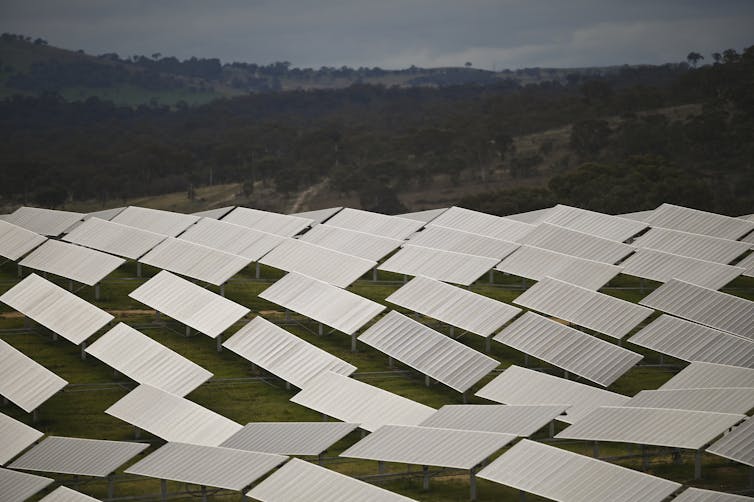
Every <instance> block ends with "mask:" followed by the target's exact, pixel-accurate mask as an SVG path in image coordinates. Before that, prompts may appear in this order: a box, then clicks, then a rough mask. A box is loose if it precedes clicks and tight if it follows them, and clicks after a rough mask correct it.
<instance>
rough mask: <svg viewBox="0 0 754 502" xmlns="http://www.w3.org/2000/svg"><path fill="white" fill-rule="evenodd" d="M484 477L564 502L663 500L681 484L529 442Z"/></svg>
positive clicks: (482, 474) (482, 475) (500, 460)
mask: <svg viewBox="0 0 754 502" xmlns="http://www.w3.org/2000/svg"><path fill="white" fill-rule="evenodd" d="M477 476H478V477H479V478H482V479H487V480H490V481H493V482H495V483H500V484H503V485H506V486H511V487H513V488H517V489H519V490H523V491H526V492H529V493H533V494H535V495H539V496H542V497H546V498H550V499H553V500H560V501H562V502H601V501H605V500H610V501H612V502H634V501H636V500H642V501H647V502H661V501H663V500H665V499H666V498H667V497H668V496H670V495H671V494H673V493H674V492H675V491H676V490H678V489H679V488H680V487H681V485H680V484H679V483H675V482H673V481H668V480H666V479H662V478H658V477H655V476H650V475H649V474H644V473H641V472H637V471H634V470H631V469H628V468H626V467H620V466H618V465H613V464H610V463H607V462H603V461H601V460H597V459H593V458H589V457H585V456H583V455H579V454H577V453H573V452H570V451H566V450H561V449H560V448H556V447H554V446H548V445H545V444H542V443H537V442H535V441H529V440H527V439H524V440H523V441H520V442H518V443H517V444H516V445H514V446H513V447H512V448H511V449H510V450H508V451H507V452H505V453H504V454H503V455H501V456H500V457H498V458H497V459H496V460H495V461H493V462H492V463H491V464H490V465H488V466H487V467H485V468H484V469H482V470H481V471H479V474H477Z"/></svg>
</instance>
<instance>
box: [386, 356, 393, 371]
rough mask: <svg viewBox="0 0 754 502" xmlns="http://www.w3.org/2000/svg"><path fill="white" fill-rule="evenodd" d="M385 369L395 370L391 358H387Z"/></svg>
mask: <svg viewBox="0 0 754 502" xmlns="http://www.w3.org/2000/svg"><path fill="white" fill-rule="evenodd" d="M387 367H388V368H390V369H393V368H395V362H394V361H393V358H392V357H391V356H387Z"/></svg>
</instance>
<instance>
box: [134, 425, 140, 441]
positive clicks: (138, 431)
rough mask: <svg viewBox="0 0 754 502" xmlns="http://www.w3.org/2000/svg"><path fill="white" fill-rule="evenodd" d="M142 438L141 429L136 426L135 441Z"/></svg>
mask: <svg viewBox="0 0 754 502" xmlns="http://www.w3.org/2000/svg"><path fill="white" fill-rule="evenodd" d="M140 438H141V429H139V428H138V427H136V426H134V439H140Z"/></svg>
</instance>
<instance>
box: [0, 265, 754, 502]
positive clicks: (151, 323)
mask: <svg viewBox="0 0 754 502" xmlns="http://www.w3.org/2000/svg"><path fill="white" fill-rule="evenodd" d="M261 271H262V277H263V279H262V280H254V278H253V277H254V272H253V267H250V269H247V270H245V271H243V272H242V273H241V274H239V275H238V276H236V278H235V279H234V280H232V281H231V282H230V283H229V284H228V285H227V286H226V296H227V297H228V298H230V299H232V300H234V301H237V302H239V303H241V304H243V305H245V306H247V307H249V308H250V309H251V310H252V313H251V314H250V315H249V316H247V319H244V320H242V321H241V322H239V323H237V324H236V326H234V327H233V328H232V329H230V330H229V333H233V332H235V331H236V330H237V329H238V328H239V327H240V326H242V325H243V324H244V323H245V322H247V321H248V319H250V318H252V317H253V316H255V315H257V313H259V312H264V316H265V317H266V318H268V319H270V320H273V321H276V322H283V320H284V314H283V312H282V311H281V309H280V307H278V306H276V305H274V304H271V303H269V302H267V301H265V300H262V299H260V298H259V297H258V294H259V293H260V292H261V291H263V290H264V289H265V288H266V287H268V286H269V284H271V282H272V281H273V280H275V279H277V278H279V277H281V276H282V275H283V274H282V272H280V271H278V270H275V269H272V268H269V267H264V266H263V267H262V269H261ZM156 272H157V270H156V269H154V268H151V267H146V266H145V267H144V270H143V276H144V277H143V278H141V279H137V278H135V265H134V264H133V263H126V264H124V265H123V266H122V267H121V268H120V269H118V270H117V271H116V272H115V273H113V274H112V275H111V276H110V277H109V278H108V279H107V280H106V281H105V282H104V284H103V286H102V298H101V300H100V301H95V300H94V298H93V290H92V288H89V287H83V288H81V289H80V290H79V291H78V294H79V295H80V296H81V297H82V298H84V299H86V300H87V301H90V302H93V303H96V304H97V305H99V306H100V307H102V308H104V309H107V310H109V311H111V312H113V313H114V314H115V315H116V319H115V322H120V321H123V322H127V323H128V324H129V325H131V326H134V327H136V328H137V329H139V330H140V331H142V332H143V333H145V334H146V335H148V336H150V337H151V338H153V339H154V340H156V341H158V342H160V343H162V344H163V345H165V346H167V347H169V348H171V349H172V350H174V351H176V352H178V353H180V354H182V355H183V356H185V357H187V358H189V359H190V360H192V361H194V362H196V363H197V364H199V365H201V366H202V367H204V368H206V369H208V370H209V371H211V372H212V373H214V377H213V378H212V379H211V380H210V381H209V382H207V383H205V384H204V385H202V386H200V387H198V388H197V389H196V390H194V391H193V392H192V393H191V394H189V395H188V396H187V397H188V398H189V399H191V400H192V401H194V402H196V403H198V404H201V405H202V406H206V407H207V408H209V409H211V410H213V411H216V412H218V413H220V414H222V415H224V416H226V417H228V418H230V419H232V420H235V421H237V422H238V423H241V424H245V423H247V422H251V421H318V420H321V415H320V414H319V413H316V412H314V411H312V410H309V409H307V408H304V407H303V406H299V405H296V404H293V403H291V402H290V401H289V400H290V398H291V397H292V396H293V395H294V394H295V393H296V389H295V388H292V389H290V390H289V389H286V386H285V384H284V382H282V381H280V380H278V379H277V378H274V377H272V376H271V375H269V374H266V373H265V372H264V371H260V370H254V369H252V365H251V364H249V363H248V362H247V361H245V360H244V359H242V358H241V357H239V356H237V355H235V354H234V353H232V352H230V351H228V350H224V351H222V352H220V353H218V352H217V351H216V348H215V341H214V340H212V339H210V338H209V337H207V336H205V335H202V334H194V335H193V336H190V337H186V336H185V331H184V329H183V326H182V325H181V324H179V323H177V322H175V321H172V320H170V319H165V317H164V316H163V317H162V318H161V320H160V322H156V320H155V317H154V315H152V314H151V313H150V312H149V309H146V308H145V306H144V305H141V304H139V303H138V302H136V301H134V300H132V299H130V298H129V297H128V293H129V292H130V291H132V290H133V289H135V288H136V287H137V286H138V285H139V284H141V283H143V282H144V281H145V280H147V279H148V278H149V277H150V276H152V275H154V274H155V273H156ZM370 278H371V276H370ZM51 279H52V278H51ZM378 279H379V282H372V281H371V280H367V279H366V278H365V279H363V280H360V281H357V282H356V283H355V284H354V285H353V286H351V287H350V288H349V289H350V290H351V291H353V292H355V293H357V294H359V295H362V296H364V297H366V298H370V299H372V300H374V301H377V302H380V303H382V304H384V305H387V306H388V307H390V308H395V306H394V305H391V304H389V303H387V302H386V301H385V298H387V297H388V296H389V295H390V294H391V293H392V292H393V291H395V290H396V289H397V288H398V287H400V285H401V284H402V280H403V277H402V276H400V275H397V274H390V273H383V272H380V273H379V275H378ZM53 280H54V279H53ZM17 281H18V278H17V269H16V267H15V265H14V264H12V263H6V264H4V265H2V266H0V292H3V291H5V290H7V289H8V288H10V287H12V285H14V284H15V283H16V282H17ZM57 282H58V283H59V284H61V285H64V286H65V285H66V284H67V281H64V280H62V279H61V280H58V281H57ZM494 282H495V283H494V284H489V283H488V278H487V277H484V278H483V279H482V280H480V281H479V282H478V283H477V284H475V285H473V286H472V287H471V289H472V290H473V291H475V292H478V293H480V294H483V295H485V296H488V297H491V298H495V299H497V300H500V301H504V302H507V303H511V302H512V301H513V300H514V299H515V297H516V296H518V295H519V294H520V292H521V291H522V289H523V285H522V280H521V279H520V278H516V277H510V276H505V275H503V274H500V273H496V274H495V276H494ZM527 284H531V281H527ZM638 285H639V281H638V280H637V279H635V278H631V277H624V276H619V277H617V278H616V279H614V280H613V281H612V283H611V286H612V287H611V288H608V289H607V290H606V292H608V293H609V294H612V295H614V296H616V297H620V298H623V299H626V300H630V301H638V300H639V299H641V298H642V297H643V296H645V295H646V294H647V293H648V291H649V288H651V287H653V286H654V285H652V284H647V288H648V290H647V291H646V292H644V293H642V292H641V291H639V290H636V289H626V288H636V287H638ZM209 289H211V290H214V291H217V288H215V287H210V288H209ZM728 291H729V292H731V293H734V294H738V295H740V296H742V297H746V298H749V299H751V298H753V297H754V280H750V279H738V280H736V281H734V283H732V284H731V285H730V287H729V288H728ZM396 310H399V311H403V312H404V313H406V311H405V310H403V309H400V308H397V309H396ZM9 312H10V309H9V308H8V307H7V306H2V307H1V308H0V329H2V330H5V331H2V332H0V336H2V339H3V340H5V341H7V342H8V343H10V344H11V345H13V346H14V347H16V348H18V349H19V350H21V351H22V352H24V353H25V354H27V355H29V356H30V357H32V358H33V359H34V360H36V361H37V362H39V363H41V364H43V365H44V366H46V367H47V368H49V369H51V370H52V371H54V372H55V373H57V374H59V375H60V376H61V377H63V378H65V379H66V380H68V381H69V382H70V384H69V386H68V387H66V388H65V389H64V390H63V391H62V392H61V393H58V394H57V395H56V396H54V397H53V398H51V399H50V400H48V401H47V402H46V403H44V404H43V405H42V406H41V408H40V410H39V421H38V423H36V424H34V426H35V427H36V428H38V429H39V430H41V431H43V432H45V433H47V434H55V435H64V436H74V437H89V438H100V439H111V440H134V429H133V427H131V426H130V425H128V424H126V423H125V422H121V421H120V420H117V419H115V418H113V417H111V416H109V415H107V414H106V413H104V411H105V410H106V409H107V408H108V407H109V406H110V405H112V404H113V403H115V402H116V401H117V400H118V399H120V398H121V397H123V396H125V395H126V393H127V392H128V391H129V390H130V389H132V388H133V387H134V386H135V384H134V383H133V382H131V381H129V380H128V379H127V378H125V377H123V376H122V375H116V374H114V373H113V371H112V369H110V368H109V367H108V366H106V365H105V364H104V363H102V362H100V361H98V360H96V359H95V358H93V357H91V356H89V357H87V358H86V360H81V358H80V351H79V349H78V348H77V347H75V346H73V345H72V344H70V343H69V342H67V341H65V340H63V339H59V340H58V341H52V337H51V336H50V334H49V333H48V332H46V330H44V329H40V328H37V329H36V330H35V331H26V332H21V333H18V332H15V333H12V334H11V333H8V332H7V330H8V329H19V328H22V327H23V319H22V318H20V317H17V316H15V317H9V316H7V315H6V316H3V315H2V314H4V313H5V314H7V313H9ZM418 319H419V320H420V321H421V322H424V323H426V324H428V325H430V326H432V327H434V328H435V329H437V330H439V331H441V332H444V333H448V332H449V327H448V326H447V325H444V324H442V323H438V322H436V321H433V320H432V319H429V318H425V317H422V316H419V318H418ZM284 327H285V329H287V330H289V331H291V332H292V333H294V334H296V335H297V336H299V337H301V338H303V339H304V340H306V341H308V342H310V343H313V344H315V345H317V346H319V347H321V348H323V349H324V350H327V351H328V352H330V353H332V354H334V355H336V356H337V357H340V358H342V359H344V360H346V361H348V362H350V363H351V364H353V365H355V366H357V367H358V372H357V374H356V375H355V376H356V378H359V379H361V380H362V381H365V382H367V383H369V384H371V385H375V386H377V387H380V388H383V389H385V390H388V391H390V392H394V393H396V394H398V395H401V396H404V397H407V398H410V399H413V400H415V401H418V402H421V403H424V404H426V405H429V406H433V407H440V406H442V405H444V404H453V403H461V402H462V396H461V395H460V394H459V393H458V392H455V391H453V390H451V389H450V388H448V387H446V386H444V385H442V384H439V383H433V384H432V385H431V386H430V387H426V386H425V385H424V378H423V376H422V375H419V374H418V373H416V372H413V371H410V369H409V368H407V367H405V366H402V365H401V364H400V363H396V369H395V371H391V370H390V368H389V367H388V359H387V356H385V355H384V354H382V353H380V352H378V351H375V350H373V349H371V348H369V347H367V346H365V345H363V344H361V343H360V344H359V350H358V352H356V353H353V352H351V351H350V343H351V341H350V337H348V336H346V335H344V334H342V333H331V334H328V335H326V336H318V335H317V334H316V333H317V325H316V323H314V322H312V321H309V320H307V319H304V318H303V317H301V316H297V315H295V314H294V315H291V322H290V323H287V324H285V325H284ZM102 332H104V330H103V331H102ZM100 334H101V333H100ZM456 334H460V332H459V331H456ZM97 336H99V334H98V335H95V337H93V338H92V339H91V340H90V341H93V340H94V338H96V337H97ZM596 336H597V335H596ZM605 339H608V340H610V339H609V338H605ZM460 340H461V341H462V342H463V343H465V344H466V345H468V346H470V347H472V348H474V349H476V350H479V351H484V350H485V343H484V340H483V339H482V338H481V337H479V336H477V335H473V334H468V333H467V334H464V335H463V336H461V337H460ZM612 341H613V342H614V340H612ZM625 345H627V346H628V348H630V349H631V350H635V351H637V352H639V353H642V354H644V355H645V362H649V363H656V362H657V361H658V358H659V356H658V355H657V354H656V353H653V352H651V351H648V350H646V349H642V348H640V347H635V346H633V345H631V344H627V343H624V346H625ZM490 355H491V356H492V357H494V358H496V359H497V360H498V361H500V367H499V369H503V368H505V367H508V366H509V365H511V364H518V365H523V354H521V353H520V352H517V351H515V350H513V349H510V348H508V347H505V346H503V345H501V344H499V343H493V344H492V350H491V353H490ZM668 361H670V362H671V363H677V366H676V370H674V369H672V368H669V367H663V368H660V367H656V366H648V365H644V366H637V367H635V368H633V369H632V370H631V371H629V372H628V373H627V374H626V375H624V376H623V377H621V378H619V379H618V380H617V381H616V382H615V383H614V384H613V385H611V386H610V388H609V389H610V390H613V391H615V392H620V393H622V394H626V395H634V394H636V393H637V392H639V391H640V390H642V389H654V388H657V387H659V386H660V385H662V384H663V383H664V382H665V381H667V380H668V379H669V378H670V377H671V376H672V375H673V374H674V373H675V371H677V368H680V367H682V365H683V363H682V362H680V361H673V360H672V359H671V358H666V362H668ZM532 364H535V363H534V362H533V363H532ZM536 365H537V366H539V367H543V368H545V369H546V370H548V371H551V372H555V373H556V374H558V375H560V374H561V373H560V370H556V369H555V368H553V367H550V366H548V365H547V364H545V363H541V362H536ZM401 370H403V371H401ZM495 375H496V373H492V374H490V375H488V376H487V377H485V378H484V379H482V381H480V382H479V383H478V384H476V385H475V386H474V391H475V390H477V389H479V388H480V387H481V386H483V385H484V384H486V383H487V382H489V381H490V380H492V378H494V376H495ZM470 402H472V403H485V402H486V401H485V400H483V399H481V398H477V397H475V396H471V398H470ZM2 412H3V413H6V414H8V415H10V416H12V417H14V418H16V419H19V420H21V421H23V422H25V423H31V417H30V416H29V415H28V414H26V413H24V412H23V411H22V410H20V409H19V408H17V407H16V406H15V405H13V404H9V405H6V406H4V407H3V409H2ZM562 428H563V426H562V425H559V426H558V430H560V429H562ZM140 437H141V440H146V441H149V442H150V444H151V445H152V447H151V448H150V449H149V450H147V453H149V452H151V451H153V449H154V448H155V447H157V446H159V445H160V444H162V441H161V440H159V439H158V438H155V437H153V436H151V435H149V434H148V433H145V432H142V433H141V436H140ZM360 437H361V434H360V433H359V432H354V433H352V434H350V435H348V436H347V437H346V438H344V439H343V440H341V441H339V442H338V443H336V444H335V445H334V446H333V447H332V448H331V450H330V451H328V452H327V456H328V457H336V456H337V455H338V454H339V453H340V452H342V451H343V450H345V449H346V448H348V447H349V446H351V445H353V444H354V443H355V442H356V441H358V440H359V439H360ZM546 437H547V431H546V430H545V431H541V432H540V433H538V434H537V435H536V438H537V439H545V438H546ZM556 444H557V445H558V446H560V447H562V448H566V449H568V450H571V451H575V452H578V453H582V454H585V455H591V454H592V444H591V443H587V442H583V441H560V442H557V443H556ZM504 451H505V450H503V452H504ZM501 453H502V452H500V453H499V454H501ZM631 453H636V450H635V448H634V447H632V446H630V445H623V444H615V443H605V444H601V445H600V455H601V456H624V455H627V454H631ZM140 458H141V456H140ZM617 463H619V464H620V465H625V466H627V467H632V468H635V469H641V461H640V459H639V458H629V459H623V460H619V461H617ZM326 466H327V467H329V468H332V469H334V470H336V471H338V472H342V473H344V474H349V475H360V476H369V475H373V474H376V473H377V465H376V462H368V461H354V460H349V459H339V460H337V461H328V463H327V464H326ZM386 468H387V472H394V473H405V472H406V470H407V469H410V470H412V471H414V472H416V471H418V470H420V468H419V467H418V466H406V465H404V464H391V463H388V464H387V465H386ZM649 472H650V473H652V474H655V475H658V476H661V477H664V478H668V479H672V480H675V481H678V482H682V483H687V484H692V485H694V486H700V487H705V488H710V489H716V490H728V491H737V490H743V489H745V488H746V487H747V486H748V470H747V469H746V468H745V467H744V466H741V465H739V464H735V463H733V462H729V461H725V460H724V459H721V458H719V457H715V456H713V455H705V456H704V468H703V474H704V477H703V479H702V480H700V481H698V482H695V481H693V479H692V478H693V453H689V452H686V453H685V456H684V461H683V463H682V464H681V465H675V464H673V462H672V461H671V455H670V451H669V450H667V451H665V450H663V452H662V456H659V457H656V458H654V459H653V460H652V463H651V464H650V468H649ZM119 474H122V471H121V472H119ZM451 474H452V473H451ZM54 477H55V478H56V479H57V480H58V482H59V483H66V484H68V485H69V486H72V487H74V488H76V489H78V490H80V491H82V492H84V493H86V494H89V495H92V496H95V497H105V496H106V495H107V486H106V482H105V481H104V480H89V479H76V478H74V477H67V476H60V475H55V476H54ZM79 483H83V484H79ZM380 486H383V487H385V488H387V489H390V490H393V491H395V492H397V493H401V494H403V495H406V496H409V497H411V498H415V499H417V500H421V501H437V502H449V501H460V500H468V490H469V481H468V473H461V474H458V475H447V476H442V477H436V478H433V479H432V483H431V488H430V490H429V491H424V490H423V489H422V481H421V478H420V477H412V478H401V479H393V480H388V481H383V482H380ZM168 488H169V490H170V491H178V490H185V489H186V488H187V487H186V486H185V485H184V484H182V483H172V482H171V483H169V486H168ZM188 489H193V490H196V489H197V487H193V488H192V487H188ZM159 490H160V487H159V482H158V481H156V480H150V479H146V478H139V477H135V476H128V475H125V476H122V475H121V476H118V478H117V483H116V487H115V494H116V496H126V495H134V496H135V495H150V494H152V495H155V496H156V495H157V494H159ZM48 491H49V490H48ZM478 494H479V498H478V500H480V501H506V500H518V497H519V494H518V491H517V490H514V489H511V488H508V487H504V486H500V485H498V484H495V483H491V482H487V481H484V480H478ZM196 495H197V494H196V493H194V494H188V495H186V496H183V497H181V498H176V499H175V500H193V499H195V498H196ZM238 499H239V496H238V494H233V493H229V492H220V493H215V494H213V496H212V500H238ZM527 500H544V499H541V498H537V497H534V496H531V495H529V496H528V498H527Z"/></svg>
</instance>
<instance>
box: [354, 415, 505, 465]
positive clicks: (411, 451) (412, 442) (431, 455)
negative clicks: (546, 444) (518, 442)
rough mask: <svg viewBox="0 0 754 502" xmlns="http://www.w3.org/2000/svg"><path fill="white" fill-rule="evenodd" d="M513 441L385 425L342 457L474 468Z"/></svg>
mask: <svg viewBox="0 0 754 502" xmlns="http://www.w3.org/2000/svg"><path fill="white" fill-rule="evenodd" d="M514 439H516V436H514V435H512V434H500V433H497V432H480V431H466V430H453V429H435V428H431V427H417V426H408V425H384V426H382V427H380V428H379V429H377V430H376V431H374V432H372V433H371V434H369V435H368V436H367V437H365V438H364V439H362V440H361V441H359V442H358V443H356V444H355V445H353V446H351V447H350V448H348V449H347V450H346V451H344V452H343V453H341V454H340V456H341V457H347V458H361V459H367V460H378V461H381V462H400V463H404V464H418V465H434V466H441V467H454V468H456V469H471V468H472V467H474V466H476V465H477V464H479V463H480V462H482V461H483V460H485V459H486V458H487V457H489V456H490V455H492V454H493V453H495V452H496V451H497V450H499V449H500V448H502V447H503V446H505V445H507V444H508V443H510V442H511V441H513V440H514Z"/></svg>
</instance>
